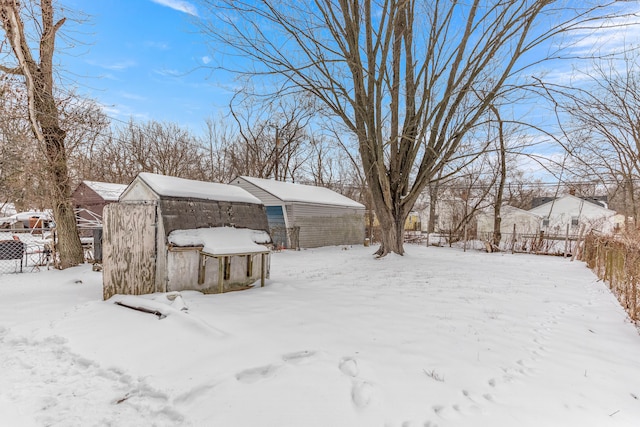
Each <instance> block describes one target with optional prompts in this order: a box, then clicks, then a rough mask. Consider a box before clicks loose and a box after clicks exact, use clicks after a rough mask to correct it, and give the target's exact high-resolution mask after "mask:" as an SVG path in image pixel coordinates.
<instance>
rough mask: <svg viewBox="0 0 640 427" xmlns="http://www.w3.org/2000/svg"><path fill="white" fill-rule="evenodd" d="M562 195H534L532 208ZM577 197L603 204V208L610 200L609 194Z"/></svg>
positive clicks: (599, 204) (606, 206)
mask: <svg viewBox="0 0 640 427" xmlns="http://www.w3.org/2000/svg"><path fill="white" fill-rule="evenodd" d="M560 197H563V196H559V197H534V198H533V200H532V201H531V209H533V208H537V207H538V206H542V205H544V204H546V203H549V202H551V201H553V200H556V199H559V198H560ZM575 197H578V198H580V199H582V200H585V201H587V202H591V203H594V204H596V205H598V206H601V207H603V208H608V204H607V203H608V201H609V198H608V197H607V196H592V197H586V196H578V195H576V196H575Z"/></svg>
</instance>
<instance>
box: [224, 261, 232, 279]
mask: <svg viewBox="0 0 640 427" xmlns="http://www.w3.org/2000/svg"><path fill="white" fill-rule="evenodd" d="M230 278H231V257H230V256H226V257H224V280H229V279H230Z"/></svg>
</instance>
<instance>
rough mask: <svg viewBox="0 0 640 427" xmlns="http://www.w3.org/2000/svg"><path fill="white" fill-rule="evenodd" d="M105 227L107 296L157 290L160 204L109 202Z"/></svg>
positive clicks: (104, 221) (104, 247) (103, 241)
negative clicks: (157, 216)
mask: <svg viewBox="0 0 640 427" xmlns="http://www.w3.org/2000/svg"><path fill="white" fill-rule="evenodd" d="M103 227H104V230H103V236H102V239H103V240H102V250H103V254H102V266H103V298H104V299H105V300H106V299H108V298H111V297H112V296H113V295H115V294H129V295H142V294H148V293H152V292H155V291H156V289H155V270H156V261H155V260H156V239H155V234H156V206H155V205H154V204H120V203H115V204H110V205H107V206H106V207H105V209H104V218H103Z"/></svg>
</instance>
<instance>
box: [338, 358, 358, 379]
mask: <svg viewBox="0 0 640 427" xmlns="http://www.w3.org/2000/svg"><path fill="white" fill-rule="evenodd" d="M338 366H339V367H340V371H341V372H342V373H343V374H345V375H346V376H348V377H357V376H358V373H359V372H360V370H359V369H358V362H357V361H356V360H355V359H352V358H351V357H345V358H343V359H342V360H341V361H340V365H338Z"/></svg>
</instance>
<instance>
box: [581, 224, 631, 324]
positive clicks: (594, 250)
mask: <svg viewBox="0 0 640 427" xmlns="http://www.w3.org/2000/svg"><path fill="white" fill-rule="evenodd" d="M584 261H585V262H586V263H587V266H588V267H589V268H591V269H592V270H593V272H594V273H595V274H596V275H597V276H598V277H599V278H600V279H602V280H603V281H604V282H606V283H607V284H608V285H609V288H610V289H611V291H612V292H613V294H614V295H615V296H616V297H617V298H618V301H620V304H621V305H622V307H623V308H624V309H625V310H626V311H627V313H628V314H629V317H630V318H631V319H632V320H634V321H638V320H640V247H639V246H638V243H637V242H633V241H627V242H625V241H620V240H617V239H616V238H614V237H598V236H594V235H590V236H588V237H587V238H586V239H585V256H584Z"/></svg>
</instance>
